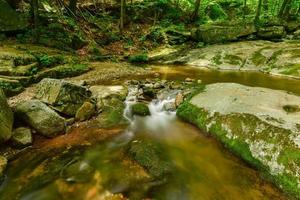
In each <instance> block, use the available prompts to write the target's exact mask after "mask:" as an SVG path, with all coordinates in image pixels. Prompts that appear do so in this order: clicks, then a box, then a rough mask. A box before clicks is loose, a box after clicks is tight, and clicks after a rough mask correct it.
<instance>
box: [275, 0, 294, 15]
mask: <svg viewBox="0 0 300 200" xmlns="http://www.w3.org/2000/svg"><path fill="white" fill-rule="evenodd" d="M291 2H292V0H284V1H283V2H282V5H281V8H280V11H279V13H278V17H279V18H284V15H286V14H287V10H288V12H289V9H288V7H290V4H291Z"/></svg>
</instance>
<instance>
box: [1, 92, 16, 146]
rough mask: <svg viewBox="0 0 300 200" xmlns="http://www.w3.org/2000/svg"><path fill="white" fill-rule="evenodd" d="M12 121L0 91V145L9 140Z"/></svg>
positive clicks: (10, 113)
mask: <svg viewBox="0 0 300 200" xmlns="http://www.w3.org/2000/svg"><path fill="white" fill-rule="evenodd" d="M13 120H14V117H13V113H12V111H11V109H10V108H9V106H8V104H7V99H6V97H5V94H4V92H3V91H2V90H1V89H0V143H2V142H5V141H7V140H9V139H10V137H11V135H12V126H13Z"/></svg>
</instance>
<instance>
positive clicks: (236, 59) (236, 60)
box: [224, 54, 243, 65]
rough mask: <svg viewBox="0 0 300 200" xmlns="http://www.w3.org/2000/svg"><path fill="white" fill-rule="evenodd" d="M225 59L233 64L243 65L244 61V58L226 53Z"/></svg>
mask: <svg viewBox="0 0 300 200" xmlns="http://www.w3.org/2000/svg"><path fill="white" fill-rule="evenodd" d="M224 60H226V61H227V62H228V63H229V64H231V65H241V64H242V63H243V59H242V58H240V57H239V56H236V55H229V54H227V55H225V57H224Z"/></svg>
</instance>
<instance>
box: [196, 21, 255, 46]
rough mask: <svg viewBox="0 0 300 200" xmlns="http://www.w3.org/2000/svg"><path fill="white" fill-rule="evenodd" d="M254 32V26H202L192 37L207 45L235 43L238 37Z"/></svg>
mask: <svg viewBox="0 0 300 200" xmlns="http://www.w3.org/2000/svg"><path fill="white" fill-rule="evenodd" d="M255 32H256V28H255V26H254V24H235V25H227V26H223V25H202V26H200V27H199V28H198V29H196V30H195V31H194V32H193V34H192V37H193V38H194V40H196V41H201V42H205V43H208V44H214V43H221V42H227V41H235V40H237V39H239V38H240V37H246V36H249V35H251V34H254V33H255Z"/></svg>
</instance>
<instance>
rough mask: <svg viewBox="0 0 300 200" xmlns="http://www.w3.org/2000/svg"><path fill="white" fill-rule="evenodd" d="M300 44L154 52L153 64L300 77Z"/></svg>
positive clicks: (251, 43)
mask: <svg viewBox="0 0 300 200" xmlns="http://www.w3.org/2000/svg"><path fill="white" fill-rule="evenodd" d="M299 52H300V47H299V41H298V40H291V41H288V40H287V41H284V42H270V41H262V40H261V41H260V40H258V41H243V42H235V43H230V44H222V45H221V44H220V45H210V46H207V47H203V48H195V49H190V48H189V47H184V48H182V49H181V48H177V49H176V48H171V49H163V50H159V51H157V52H153V53H152V54H151V55H150V56H149V57H150V60H151V61H153V62H158V63H164V64H187V65H190V66H195V67H202V68H209V69H213V70H239V71H261V72H264V73H270V74H274V75H281V76H289V77H294V78H299V77H300V71H299V69H300V53H299Z"/></svg>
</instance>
